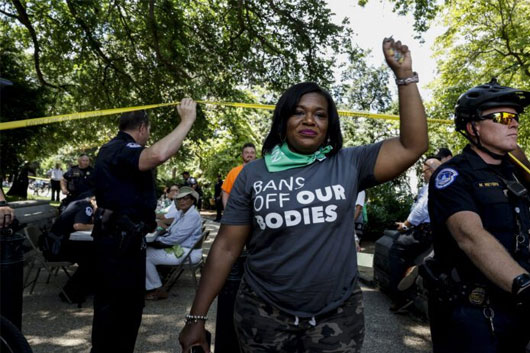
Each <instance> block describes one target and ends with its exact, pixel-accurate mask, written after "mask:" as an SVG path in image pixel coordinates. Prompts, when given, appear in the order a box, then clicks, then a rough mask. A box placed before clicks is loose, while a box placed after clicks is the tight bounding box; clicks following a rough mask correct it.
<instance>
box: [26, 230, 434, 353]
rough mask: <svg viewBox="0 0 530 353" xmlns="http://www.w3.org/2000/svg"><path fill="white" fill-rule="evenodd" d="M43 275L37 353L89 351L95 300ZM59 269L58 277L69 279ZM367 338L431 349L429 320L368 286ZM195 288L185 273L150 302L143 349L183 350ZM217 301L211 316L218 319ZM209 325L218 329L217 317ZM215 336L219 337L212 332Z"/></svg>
mask: <svg viewBox="0 0 530 353" xmlns="http://www.w3.org/2000/svg"><path fill="white" fill-rule="evenodd" d="M207 227H208V229H210V230H212V235H211V236H210V238H209V239H208V242H207V244H206V248H209V246H211V243H212V241H213V239H214V238H215V234H216V232H217V229H218V224H217V223H214V222H211V221H208V222H207ZM45 280H46V275H45V274H41V277H40V280H39V283H38V284H37V286H36V288H35V291H34V293H33V294H31V295H30V294H29V293H28V290H27V289H26V291H25V292H24V314H23V323H22V326H23V327H22V328H23V333H24V334H25V336H26V338H27V339H28V341H29V343H30V345H31V347H32V348H33V351H34V353H53V352H57V353H66V352H76V353H77V352H79V353H81V352H83V353H84V352H89V351H90V332H91V326H92V299H90V300H88V301H87V302H86V303H85V304H84V306H83V307H82V308H77V307H76V306H75V305H69V304H65V303H62V302H61V301H60V300H59V298H58V296H57V294H58V291H57V288H56V287H54V286H53V285H52V284H46V283H45ZM65 280H66V278H65V276H64V275H62V274H59V276H58V277H57V281H58V282H60V283H64V282H65ZM363 291H364V302H365V313H366V338H365V343H364V346H363V353H400V352H406V353H420V352H422V353H423V352H425V353H427V352H431V343H430V333H429V328H428V324H427V323H426V322H423V321H421V320H419V319H417V318H414V317H412V316H399V315H394V314H392V313H390V312H389V310H388V307H389V306H390V301H389V300H388V298H387V297H386V296H385V295H384V294H382V293H380V292H379V291H378V290H376V289H374V288H370V287H367V286H363ZM194 294H195V288H194V284H193V280H192V278H191V276H190V275H189V274H186V275H183V276H182V278H180V279H179V280H178V282H177V283H176V284H175V286H174V287H173V288H172V290H171V292H170V297H169V298H168V299H167V300H162V301H158V302H147V303H146V307H145V309H144V315H143V320H142V326H141V328H140V333H139V335H138V340H137V343H136V350H135V351H136V352H138V353H144V352H145V353H176V352H180V346H179V345H178V341H177V338H178V332H179V331H180V329H181V328H182V326H183V324H184V320H183V318H184V315H186V314H187V313H188V312H189V309H190V306H191V302H192V300H193V296H194ZM215 313H216V303H214V305H212V308H211V309H210V312H209V317H211V318H215ZM207 328H208V329H209V330H210V331H211V332H212V333H214V332H215V320H211V321H208V323H207ZM213 339H214V340H215V337H213Z"/></svg>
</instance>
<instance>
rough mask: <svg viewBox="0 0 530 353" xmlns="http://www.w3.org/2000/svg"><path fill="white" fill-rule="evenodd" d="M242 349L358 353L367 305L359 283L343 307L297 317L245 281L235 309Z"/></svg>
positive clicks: (361, 341)
mask: <svg viewBox="0 0 530 353" xmlns="http://www.w3.org/2000/svg"><path fill="white" fill-rule="evenodd" d="M234 323H235V327H236V332H237V335H238V336H239V344H240V346H241V350H242V352H246V353H249V352H252V353H257V352H271V353H272V352H275V353H276V352H315V353H317V352H318V353H326V352H348V353H359V352H360V351H361V347H362V344H363V339H364V307H363V302H362V292H361V289H360V287H359V286H357V287H356V288H355V290H354V292H353V294H352V295H351V297H350V298H348V299H347V300H346V301H345V302H344V303H343V304H342V305H341V306H340V307H338V308H337V309H335V310H332V311H331V312H329V313H326V314H323V315H319V316H317V317H316V318H315V320H314V321H313V320H312V319H311V318H300V319H297V318H296V317H295V316H293V315H290V314H287V313H284V312H282V311H280V310H278V309H276V308H275V307H273V306H271V305H269V304H267V303H265V302H264V301H263V300H262V299H261V298H259V297H258V296H257V295H256V293H255V292H254V291H253V290H252V289H251V288H250V287H249V286H248V284H246V282H245V281H244V280H243V281H242V282H241V286H240V288H239V292H238V294H237V298H236V303H235V308H234Z"/></svg>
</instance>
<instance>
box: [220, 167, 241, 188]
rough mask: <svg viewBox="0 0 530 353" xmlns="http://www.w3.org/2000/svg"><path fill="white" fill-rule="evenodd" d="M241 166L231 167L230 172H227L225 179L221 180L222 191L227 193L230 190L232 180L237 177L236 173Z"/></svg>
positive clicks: (232, 184)
mask: <svg viewBox="0 0 530 353" xmlns="http://www.w3.org/2000/svg"><path fill="white" fill-rule="evenodd" d="M242 168H243V166H237V167H235V168H232V170H230V172H228V175H227V176H226V178H225V181H224V182H223V186H221V189H223V191H224V192H226V193H227V194H230V193H231V192H232V188H233V187H234V182H235V180H236V179H237V177H238V174H239V173H240V171H241V169H242Z"/></svg>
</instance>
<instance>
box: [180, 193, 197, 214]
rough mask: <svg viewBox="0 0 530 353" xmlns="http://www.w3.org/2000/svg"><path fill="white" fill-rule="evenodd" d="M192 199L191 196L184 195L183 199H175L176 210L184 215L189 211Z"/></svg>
mask: <svg viewBox="0 0 530 353" xmlns="http://www.w3.org/2000/svg"><path fill="white" fill-rule="evenodd" d="M193 201H194V198H193V196H191V195H186V196H184V197H181V198H179V199H177V204H178V207H177V208H178V209H179V210H181V211H182V212H184V213H186V211H187V210H189V209H190V207H191V206H193Z"/></svg>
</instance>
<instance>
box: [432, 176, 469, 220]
mask: <svg viewBox="0 0 530 353" xmlns="http://www.w3.org/2000/svg"><path fill="white" fill-rule="evenodd" d="M433 179H434V182H432V181H431V182H430V183H429V194H428V195H429V214H430V216H431V222H432V223H436V224H444V223H445V222H446V221H447V219H448V218H449V217H450V216H452V215H453V214H455V213H457V212H460V211H471V212H475V213H478V209H477V206H476V204H475V202H474V200H473V197H472V195H471V192H470V189H471V187H472V185H470V183H469V182H468V181H467V179H466V177H465V176H464V175H462V174H460V173H459V172H458V170H457V169H455V168H453V167H450V168H443V169H441V170H440V171H437V173H435V175H433V177H432V179H431V180H433Z"/></svg>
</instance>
